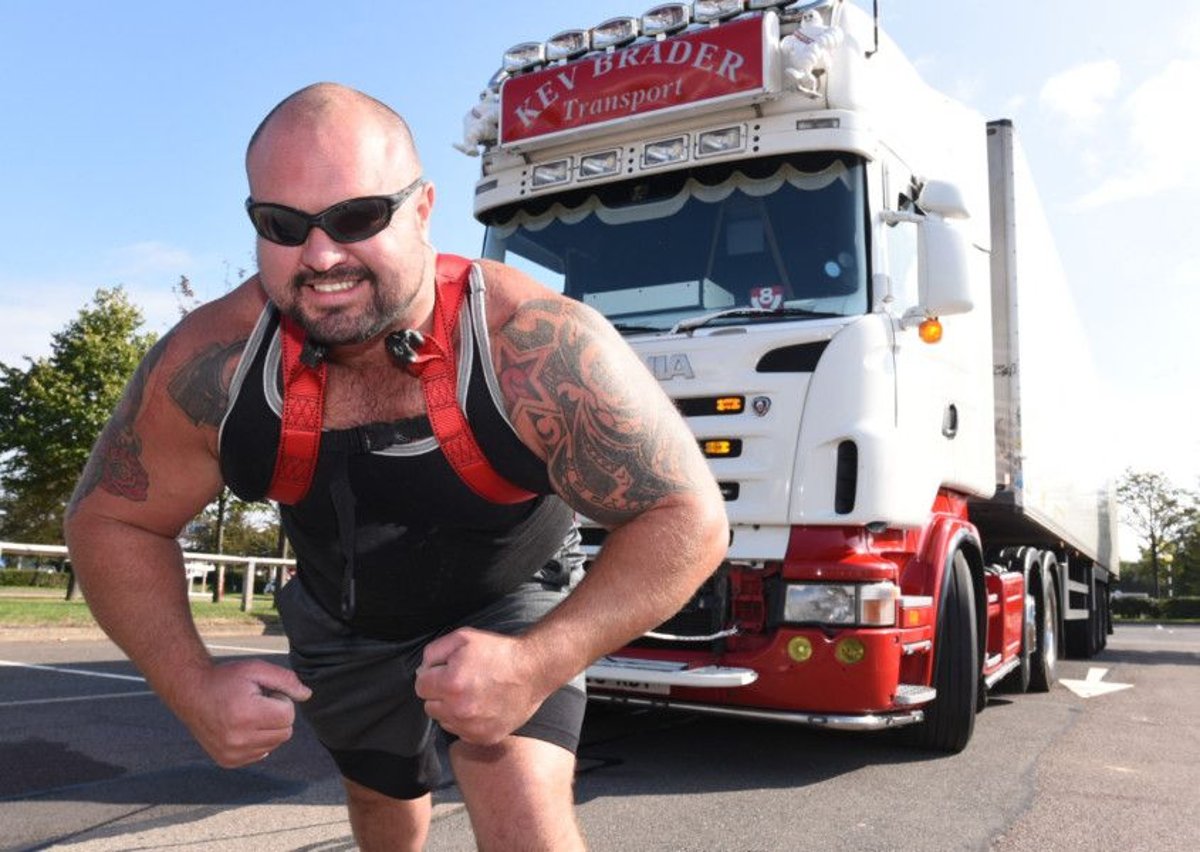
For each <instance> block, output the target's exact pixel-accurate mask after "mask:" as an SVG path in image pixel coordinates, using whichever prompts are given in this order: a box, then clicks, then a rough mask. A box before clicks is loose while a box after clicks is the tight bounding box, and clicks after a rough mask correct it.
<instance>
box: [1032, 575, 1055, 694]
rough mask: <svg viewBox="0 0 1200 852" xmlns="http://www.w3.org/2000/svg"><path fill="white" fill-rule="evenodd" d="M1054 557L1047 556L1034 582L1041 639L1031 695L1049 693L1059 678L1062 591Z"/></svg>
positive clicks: (1034, 658) (1034, 657)
mask: <svg viewBox="0 0 1200 852" xmlns="http://www.w3.org/2000/svg"><path fill="white" fill-rule="evenodd" d="M1054 565H1055V559H1054V554H1052V553H1046V554H1044V555H1043V557H1042V559H1041V565H1040V566H1038V567H1037V568H1036V569H1034V571H1033V573H1032V574H1031V575H1030V580H1031V581H1033V582H1034V583H1035V586H1034V612H1035V613H1036V622H1035V623H1036V624H1037V640H1036V642H1035V644H1034V647H1033V654H1032V655H1031V656H1030V659H1029V663H1030V677H1029V691H1030V692H1049V691H1050V687H1051V686H1052V685H1053V684H1054V681H1055V680H1057V678H1058V624H1059V621H1058V588H1057V586H1056V585H1055V582H1054V575H1053V573H1052V571H1051V569H1052V568H1053V567H1054Z"/></svg>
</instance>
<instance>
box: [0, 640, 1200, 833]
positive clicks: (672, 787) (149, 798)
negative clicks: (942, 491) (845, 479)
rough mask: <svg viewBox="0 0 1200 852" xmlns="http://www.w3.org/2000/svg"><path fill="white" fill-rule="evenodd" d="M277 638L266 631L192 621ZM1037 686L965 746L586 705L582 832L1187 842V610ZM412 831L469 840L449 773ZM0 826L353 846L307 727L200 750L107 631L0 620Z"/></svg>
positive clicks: (1194, 720)
mask: <svg viewBox="0 0 1200 852" xmlns="http://www.w3.org/2000/svg"><path fill="white" fill-rule="evenodd" d="M206 638H207V641H208V642H209V644H210V647H211V648H212V651H213V653H214V654H216V655H219V656H227V657H236V656H247V655H251V656H264V657H267V658H271V659H275V660H278V659H279V654H280V653H281V652H282V651H283V640H282V639H281V638H280V637H275V636H236V637H230V636H215V637H206ZM1060 677H1061V678H1062V683H1060V684H1059V685H1057V686H1056V687H1055V688H1054V689H1053V690H1052V691H1051V692H1050V693H1048V694H1044V695H1022V696H998V697H996V698H993V700H992V701H991V703H990V704H989V706H988V707H987V708H986V709H985V710H984V711H983V712H982V713H981V715H980V717H979V719H978V721H977V725H976V734H975V739H974V740H973V741H972V743H971V745H970V746H969V748H968V749H967V750H966V751H965V752H963V753H962V754H960V755H955V756H949V757H948V756H944V755H939V756H933V755H927V754H923V753H919V752H914V751H912V750H910V749H907V748H906V747H904V746H901V745H899V744H897V743H896V742H894V741H892V740H891V739H889V738H887V737H884V736H879V735H874V736H862V735H860V736H849V735H834V734H828V733H821V732H815V731H811V730H808V729H804V728H797V727H791V726H782V725H775V724H757V723H747V722H743V721H737V720H725V719H714V718H708V717H698V716H693V715H689V714H673V713H665V712H660V711H642V712H630V711H622V710H617V709H609V708H603V707H596V708H593V709H592V710H590V711H589V717H588V721H587V724H586V726H585V730H584V744H583V747H582V748H581V751H580V761H579V771H578V775H577V785H576V790H577V795H576V798H577V801H578V810H579V815H580V819H581V822H582V824H583V826H584V829H585V832H586V834H587V836H588V839H589V842H590V844H591V846H592V848H593V849H598V850H607V849H611V850H631V849H636V850H659V849H662V850H806V849H813V850H829V849H845V850H856V852H858V850H872V849H878V850H907V849H913V850H917V849H920V850H923V852H925V850H941V849H979V850H983V849H998V850H1035V849H1036V850H1059V849H1064V850H1065V849H1072V850H1073V849H1081V850H1082V849H1086V850H1096V849H1122V850H1130V849H1132V850H1138V849H1147V850H1156V851H1157V850H1175V849H1178V850H1192V849H1195V848H1200V829H1198V828H1197V825H1196V820H1195V814H1196V813H1197V812H1198V811H1200V792H1198V791H1200V714H1197V713H1196V711H1195V707H1196V706H1197V702H1198V701H1200V627H1198V626H1185V627H1172V626H1163V627H1154V626H1126V625H1122V626H1118V628H1117V633H1116V635H1114V636H1113V637H1112V639H1111V641H1110V645H1109V648H1108V649H1107V650H1106V651H1105V652H1103V653H1102V654H1101V655H1100V656H1099V657H1098V658H1097V659H1095V660H1091V661H1076V660H1065V661H1061V663H1060ZM435 802H436V807H435V824H434V827H433V830H432V832H431V837H430V842H429V849H431V850H458V849H472V848H474V843H473V839H472V836H471V833H470V828H469V825H468V822H467V819H466V816H465V813H463V810H462V806H461V803H460V801H459V799H458V796H457V793H456V790H455V788H454V787H453V784H452V779H446V785H445V786H444V787H443V788H442V789H441V790H439V791H438V792H437V794H436V796H435ZM0 825H3V826H4V830H3V832H2V833H0V848H3V849H14V850H15V849H22V850H34V849H78V850H89V852H91V850H108V849H113V850H130V849H204V850H224V849H229V850H234V849H237V850H244V849H255V850H296V849H304V850H338V849H353V848H354V845H353V842H352V839H351V837H350V831H349V826H348V823H347V821H346V818H345V811H344V808H343V805H342V795H341V788H340V784H339V782H338V780H337V777H336V772H335V771H334V769H333V765H332V763H331V761H330V760H329V759H328V757H327V756H326V755H325V754H324V753H323V752H322V751H321V749H320V748H319V746H318V745H317V743H316V742H315V741H314V740H313V738H312V735H311V733H310V732H309V731H308V729H307V728H306V727H305V726H303V725H300V726H298V729H297V733H296V736H295V738H294V739H293V741H292V742H291V743H289V744H288V745H287V746H285V747H283V748H280V749H279V750H278V751H276V752H275V753H273V754H272V755H271V756H270V757H269V758H268V759H266V760H265V761H263V762H262V763H259V764H256V765H255V766H253V767H249V768H245V769H240V770H222V769H219V768H217V767H216V766H214V765H213V764H212V763H211V762H210V761H209V760H208V759H207V758H206V757H205V756H204V754H203V753H202V752H201V750H200V749H199V747H198V746H196V745H195V744H194V743H193V742H192V740H191V738H190V737H189V736H188V734H187V732H186V731H185V730H184V729H183V727H182V725H180V724H179V723H178V722H177V721H176V720H175V719H174V718H173V717H172V716H171V715H170V714H169V713H168V712H167V711H166V710H165V709H164V708H163V706H162V705H161V704H160V703H159V701H158V699H157V698H156V697H155V696H153V695H152V694H151V693H149V692H148V691H147V689H146V686H145V684H144V682H142V681H141V679H140V678H139V677H138V675H137V672H136V671H135V670H134V669H133V668H132V667H131V666H130V664H129V663H128V662H127V661H126V660H125V659H124V658H123V657H122V656H121V654H120V652H119V651H118V650H117V649H116V648H115V647H114V646H112V645H111V644H110V643H108V642H107V641H103V640H95V639H86V640H85V639H75V640H70V641H57V640H53V639H51V638H50V637H46V638H44V639H42V640H41V641H28V640H26V641H11V640H10V641H0Z"/></svg>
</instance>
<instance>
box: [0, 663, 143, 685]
mask: <svg viewBox="0 0 1200 852" xmlns="http://www.w3.org/2000/svg"><path fill="white" fill-rule="evenodd" d="M0 666H11V667H12V668H17V669H36V670H37V671H42V672H62V673H63V674H73V675H84V676H85V677H104V678H108V679H110V680H132V681H135V682H137V683H145V682H146V679H145V678H144V677H137V676H135V675H120V674H110V673H109V672H90V671H88V670H87V669H68V668H63V667H62V666H39V665H37V664H36V663H18V662H15V661H13V660H0Z"/></svg>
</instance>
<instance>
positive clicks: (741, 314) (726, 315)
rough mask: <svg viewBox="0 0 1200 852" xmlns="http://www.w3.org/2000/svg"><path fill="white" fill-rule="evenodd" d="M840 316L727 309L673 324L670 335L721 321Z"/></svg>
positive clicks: (787, 310)
mask: <svg viewBox="0 0 1200 852" xmlns="http://www.w3.org/2000/svg"><path fill="white" fill-rule="evenodd" d="M840 316H841V314H831V313H826V312H824V311H810V310H808V309H807V308H788V307H783V308H727V309H725V310H723V311H717V312H716V313H713V314H705V315H704V316H702V317H693V318H692V319H685V320H680V321H679V322H677V323H675V326H674V327H673V328H672V329H671V333H672V334H678V333H679V332H681V331H689V332H690V331H695V330H696V329H698V328H700V327H702V326H706V325H708V324H709V323H710V322H714V321H716V320H722V319H736V318H745V319H761V318H767V317H771V318H774V317H806V318H808V319H830V318H832V317H840Z"/></svg>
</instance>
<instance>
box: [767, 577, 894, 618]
mask: <svg viewBox="0 0 1200 852" xmlns="http://www.w3.org/2000/svg"><path fill="white" fill-rule="evenodd" d="M899 597H900V590H899V589H898V588H897V587H896V585H895V584H894V583H866V584H862V583H845V584H841V583H838V584H832V583H792V584H789V585H788V587H787V591H786V593H785V595H784V600H783V620H784V621H786V622H791V623H793V624H832V625H846V626H850V625H860V626H865V627H891V626H892V625H894V624H895V623H896V601H897V600H898V599H899Z"/></svg>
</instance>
